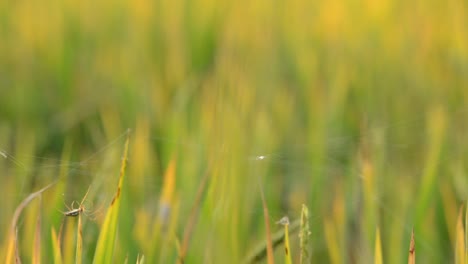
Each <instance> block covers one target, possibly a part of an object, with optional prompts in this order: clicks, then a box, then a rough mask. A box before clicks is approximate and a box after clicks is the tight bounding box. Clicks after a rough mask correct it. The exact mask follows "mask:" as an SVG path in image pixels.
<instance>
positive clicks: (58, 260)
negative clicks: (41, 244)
mask: <svg viewBox="0 0 468 264" xmlns="http://www.w3.org/2000/svg"><path fill="white" fill-rule="evenodd" d="M51 237H52V251H53V252H54V263H55V264H62V253H61V251H60V242H59V240H58V237H57V233H56V232H55V228H54V227H52V228H51Z"/></svg>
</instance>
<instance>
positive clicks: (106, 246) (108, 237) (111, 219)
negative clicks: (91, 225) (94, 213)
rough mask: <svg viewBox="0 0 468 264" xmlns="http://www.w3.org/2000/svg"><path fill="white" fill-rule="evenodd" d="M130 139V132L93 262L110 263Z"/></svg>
mask: <svg viewBox="0 0 468 264" xmlns="http://www.w3.org/2000/svg"><path fill="white" fill-rule="evenodd" d="M129 141H130V132H128V134H127V139H126V141H125V147H124V152H123V155H122V163H121V167H120V176H119V185H118V187H117V192H116V193H115V195H114V198H113V199H112V202H111V204H110V207H109V209H108V211H107V213H106V216H105V219H104V224H103V225H102V228H101V232H100V234H99V238H98V242H97V247H96V252H95V253H94V261H93V262H94V263H112V262H113V253H114V243H115V236H116V233H117V222H118V216H119V208H120V200H121V199H120V195H121V190H122V187H123V181H124V178H125V169H126V166H127V157H128V144H129Z"/></svg>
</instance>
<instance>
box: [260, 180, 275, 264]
mask: <svg viewBox="0 0 468 264" xmlns="http://www.w3.org/2000/svg"><path fill="white" fill-rule="evenodd" d="M260 195H261V198H262V205H263V218H264V219H265V229H266V242H267V248H266V250H267V261H268V264H273V263H275V259H274V258H273V243H272V242H271V231H270V218H269V217H270V214H269V213H268V207H267V204H266V201H265V195H264V193H263V189H262V187H261V186H260Z"/></svg>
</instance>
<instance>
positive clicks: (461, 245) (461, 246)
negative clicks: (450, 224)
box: [455, 205, 465, 264]
mask: <svg viewBox="0 0 468 264" xmlns="http://www.w3.org/2000/svg"><path fill="white" fill-rule="evenodd" d="M456 237H457V240H456V243H455V263H456V264H465V230H464V228H463V205H462V206H460V210H459V211H458V219H457V231H456Z"/></svg>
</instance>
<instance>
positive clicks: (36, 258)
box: [32, 203, 42, 264]
mask: <svg viewBox="0 0 468 264" xmlns="http://www.w3.org/2000/svg"><path fill="white" fill-rule="evenodd" d="M39 207H42V203H39ZM41 209H42V208H39V212H38V214H37V224H36V232H34V246H33V250H32V263H34V264H40V263H41Z"/></svg>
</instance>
